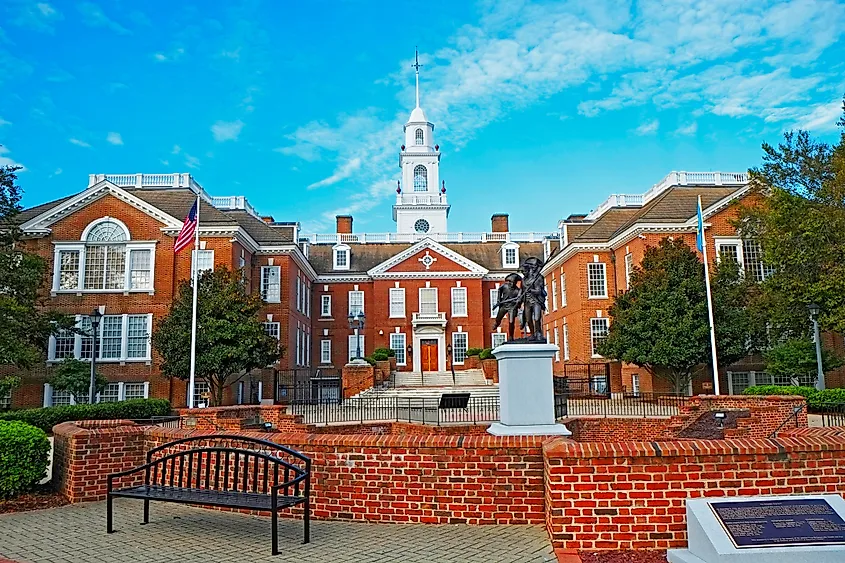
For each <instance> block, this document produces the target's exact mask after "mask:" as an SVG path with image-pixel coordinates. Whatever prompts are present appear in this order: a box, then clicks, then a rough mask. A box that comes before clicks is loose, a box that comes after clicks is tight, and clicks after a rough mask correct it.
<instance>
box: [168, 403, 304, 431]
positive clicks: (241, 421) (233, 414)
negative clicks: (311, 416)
mask: <svg viewBox="0 0 845 563" xmlns="http://www.w3.org/2000/svg"><path fill="white" fill-rule="evenodd" d="M176 413H177V414H178V415H179V416H182V417H184V420H183V425H184V426H186V427H189V428H195V429H197V430H218V431H231V430H243V429H244V428H247V427H248V426H250V425H253V424H255V423H256V422H257V421H261V422H269V423H270V424H272V425H273V428H274V429H278V430H279V431H280V432H298V431H304V429H305V425H304V424H303V423H302V417H301V416H299V415H293V414H287V409H286V407H284V406H282V405H266V406H265V405H237V406H229V407H207V408H202V409H177V411H176Z"/></svg>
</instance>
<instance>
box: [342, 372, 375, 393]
mask: <svg viewBox="0 0 845 563" xmlns="http://www.w3.org/2000/svg"><path fill="white" fill-rule="evenodd" d="M341 374H342V375H341V377H342V378H343V380H342V384H343V398H344V399H348V398H349V397H352V396H354V395H357V394H358V393H360V392H361V391H364V390H366V389H369V388H370V387H372V386H373V385H375V383H376V381H375V368H373V366H371V365H370V364H346V365H345V366H343V371H342V372H341Z"/></svg>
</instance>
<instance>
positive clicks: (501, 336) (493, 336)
mask: <svg viewBox="0 0 845 563" xmlns="http://www.w3.org/2000/svg"><path fill="white" fill-rule="evenodd" d="M496 340H501V342H500V343H499V344H496ZM507 341H508V335H507V334H505V333H504V332H494V333H492V334H491V335H490V346H491V347H492V348H493V349H494V350H495V349H496V348H497V347H499V346H501V345H502V344H504V343H505V342H507Z"/></svg>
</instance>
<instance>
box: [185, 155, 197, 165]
mask: <svg viewBox="0 0 845 563" xmlns="http://www.w3.org/2000/svg"><path fill="white" fill-rule="evenodd" d="M185 166H187V167H188V168H194V169H196V168H199V167H200V159H198V158H197V157H195V156H191V155H189V154H188V153H185Z"/></svg>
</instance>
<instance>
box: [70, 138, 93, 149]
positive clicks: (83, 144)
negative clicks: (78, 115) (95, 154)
mask: <svg viewBox="0 0 845 563" xmlns="http://www.w3.org/2000/svg"><path fill="white" fill-rule="evenodd" d="M68 141H70V144H72V145H76V146H78V147H85V148H91V145H90V144H88V143H86V142H85V141H80V140H79V139H75V138H70V139H68Z"/></svg>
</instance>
